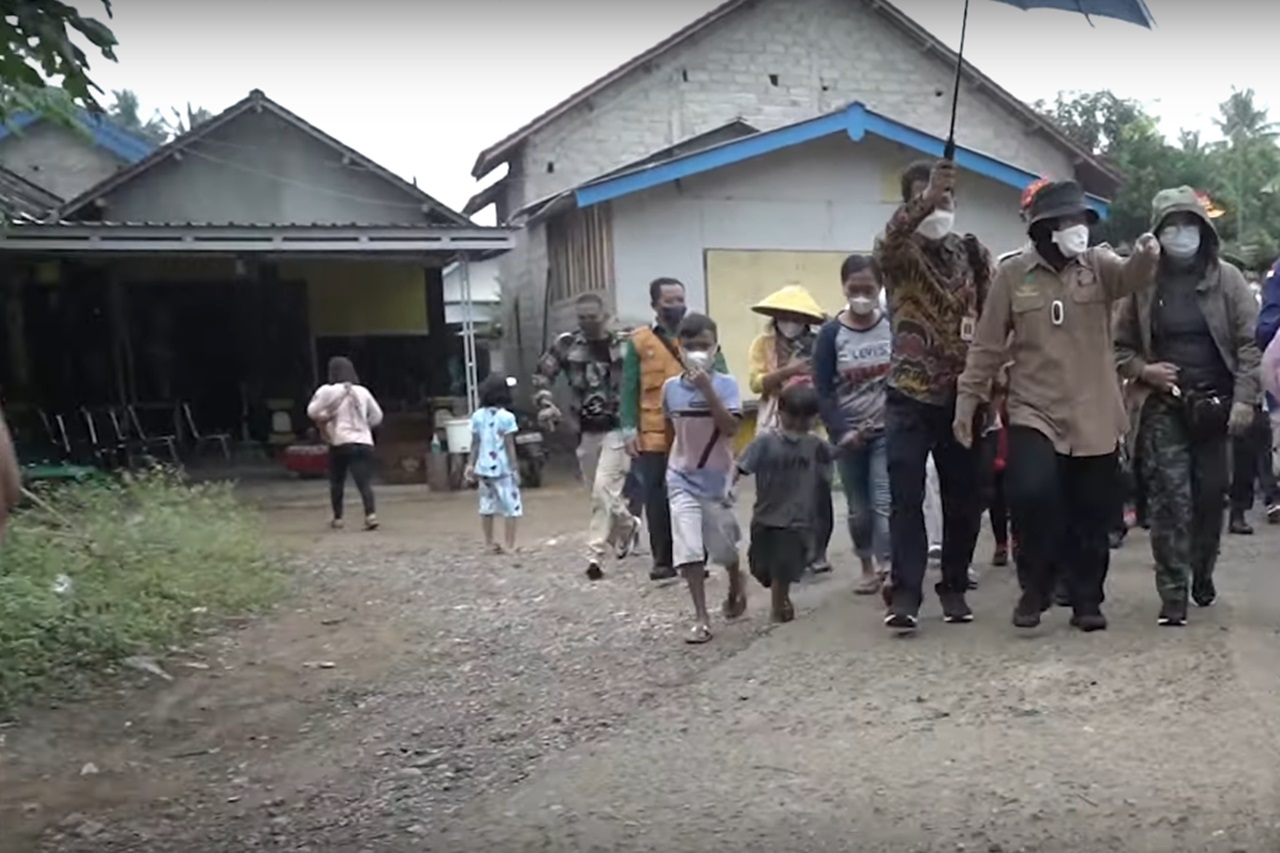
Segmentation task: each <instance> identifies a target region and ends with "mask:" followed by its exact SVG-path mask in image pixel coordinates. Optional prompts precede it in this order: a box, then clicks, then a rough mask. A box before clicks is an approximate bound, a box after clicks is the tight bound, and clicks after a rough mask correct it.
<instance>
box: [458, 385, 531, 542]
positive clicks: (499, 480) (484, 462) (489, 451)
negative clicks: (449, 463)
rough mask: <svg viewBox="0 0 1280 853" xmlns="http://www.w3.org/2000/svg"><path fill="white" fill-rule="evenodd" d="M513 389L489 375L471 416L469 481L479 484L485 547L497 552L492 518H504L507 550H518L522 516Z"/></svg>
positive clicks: (504, 538)
mask: <svg viewBox="0 0 1280 853" xmlns="http://www.w3.org/2000/svg"><path fill="white" fill-rule="evenodd" d="M510 406H511V386H510V385H508V384H507V380H506V377H504V376H498V375H490V376H489V377H488V378H486V379H485V381H484V382H482V383H480V408H479V409H476V411H475V413H474V414H473V415H472V416H471V457H470V459H469V460H468V461H467V471H466V476H467V480H468V482H473V483H478V484H479V492H480V529H481V530H483V531H484V546H485V548H486V549H487V550H489V551H492V552H494V553H501V552H502V551H503V547H502V546H499V545H498V544H497V543H496V542H494V539H493V517H494V516H495V515H500V516H502V518H503V540H504V542H505V546H506V550H507V551H512V550H514V549H515V547H516V523H517V520H518V519H519V518H520V514H521V509H522V507H521V501H520V479H519V474H518V473H517V471H518V469H517V467H516V442H515V438H516V432H518V430H519V427H517V426H516V416H515V415H513V414H512V413H511V410H510V408H509V407H510Z"/></svg>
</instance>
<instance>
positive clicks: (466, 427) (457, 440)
mask: <svg viewBox="0 0 1280 853" xmlns="http://www.w3.org/2000/svg"><path fill="white" fill-rule="evenodd" d="M444 441H445V444H447V445H449V452H450V453H470V452H471V419H470V418H455V419H453V420H450V421H445V424H444Z"/></svg>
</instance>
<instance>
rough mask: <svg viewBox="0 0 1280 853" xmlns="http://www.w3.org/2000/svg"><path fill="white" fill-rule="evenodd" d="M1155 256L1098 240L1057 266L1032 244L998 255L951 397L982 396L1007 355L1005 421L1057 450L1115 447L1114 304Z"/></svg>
mask: <svg viewBox="0 0 1280 853" xmlns="http://www.w3.org/2000/svg"><path fill="white" fill-rule="evenodd" d="M1157 264H1158V258H1157V257H1153V256H1148V255H1145V254H1142V253H1137V252H1135V253H1134V254H1133V255H1132V256H1131V257H1130V258H1128V259H1127V260H1126V259H1122V258H1120V257H1119V256H1118V255H1116V254H1115V253H1114V252H1112V251H1110V250H1109V249H1105V248H1099V247H1094V248H1091V249H1089V250H1087V251H1086V252H1085V253H1084V254H1082V255H1080V256H1079V257H1077V258H1074V259H1072V260H1071V261H1070V262H1069V263H1068V264H1067V265H1066V267H1064V268H1063V270H1062V272H1060V273H1059V272H1057V271H1055V270H1054V269H1053V268H1052V267H1051V266H1049V264H1048V263H1046V262H1045V261H1044V260H1043V259H1042V258H1041V257H1040V255H1039V254H1038V253H1037V252H1036V251H1035V250H1034V249H1031V248H1028V249H1026V250H1024V251H1023V252H1021V253H1019V254H1018V255H1017V256H1015V257H1013V258H1010V259H1008V260H1006V261H1005V262H1004V263H1002V264H1001V265H1000V267H999V269H998V270H997V271H996V276H995V280H994V281H993V282H992V285H991V292H990V293H989V294H988V295H987V302H986V304H985V305H984V306H983V310H982V315H981V316H980V317H979V318H978V324H977V328H976V329H975V332H974V339H973V344H972V346H970V348H969V355H968V359H967V361H966V362H965V369H964V373H963V374H962V375H961V377H960V381H959V383H958V392H959V401H958V403H959V404H960V405H964V406H968V407H970V409H972V408H973V407H975V406H976V405H977V404H978V403H979V402H987V401H988V400H989V398H990V393H991V385H992V379H994V378H995V376H996V373H997V371H999V369H1000V366H1001V365H1002V364H1003V363H1004V362H1005V360H1006V358H1007V359H1008V360H1009V362H1011V366H1010V367H1009V390H1008V412H1009V424H1010V425H1011V426H1025V427H1030V428H1032V429H1035V430H1038V431H1039V432H1040V433H1042V434H1043V435H1045V436H1046V437H1047V438H1048V439H1049V440H1050V441H1052V442H1053V446H1054V449H1055V450H1056V451H1057V452H1058V453H1060V454H1063V455H1067V456H1105V455H1106V454H1108V453H1113V452H1115V450H1116V447H1117V444H1118V442H1119V440H1120V437H1121V436H1122V435H1124V433H1125V432H1126V431H1127V428H1128V418H1127V417H1126V416H1125V410H1124V404H1123V403H1122V401H1121V399H1120V386H1119V383H1118V382H1117V381H1116V367H1115V356H1114V354H1113V349H1112V338H1111V313H1112V306H1113V305H1114V303H1115V301H1116V300H1117V299H1120V298H1122V297H1124V296H1127V295H1128V294H1130V293H1135V292H1137V291H1139V290H1142V289H1144V288H1149V287H1151V286H1152V285H1153V284H1154V283H1155V273H1156V267H1157ZM1011 332H1012V339H1010V333H1011ZM966 398H967V399H966Z"/></svg>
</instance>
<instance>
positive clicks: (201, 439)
mask: <svg viewBox="0 0 1280 853" xmlns="http://www.w3.org/2000/svg"><path fill="white" fill-rule="evenodd" d="M182 420H183V422H185V423H186V425H187V430H188V431H189V432H190V433H191V441H192V444H193V449H194V450H195V453H196V455H197V456H199V455H200V451H201V450H202V449H203V448H205V447H207V446H208V445H210V444H216V445H217V446H218V447H219V448H221V450H222V458H223V459H225V460H227V461H228V462H230V461H231V434H230V433H225V432H216V433H210V434H209V435H205V434H204V433H202V432H200V428H199V427H198V426H196V417H195V415H194V414H193V413H192V411H191V404H190V403H183V404H182Z"/></svg>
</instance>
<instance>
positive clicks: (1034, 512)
mask: <svg viewBox="0 0 1280 853" xmlns="http://www.w3.org/2000/svg"><path fill="white" fill-rule="evenodd" d="M1118 471H1119V469H1118V465H1117V460H1116V454H1115V453H1109V454H1107V455H1105V456H1062V455H1060V454H1059V453H1058V452H1057V451H1056V450H1055V449H1054V447H1053V442H1051V441H1050V440H1049V439H1048V438H1047V437H1046V436H1045V435H1044V434H1043V433H1041V432H1039V431H1038V430H1034V429H1031V428H1030V427H1020V426H1015V427H1010V428H1009V461H1008V467H1007V468H1006V469H1005V487H1006V489H1007V490H1008V498H1009V507H1010V509H1011V510H1012V515H1013V524H1014V527H1015V529H1017V531H1018V583H1019V584H1020V585H1021V587H1022V591H1023V593H1024V594H1026V595H1028V596H1030V597H1031V598H1032V600H1034V601H1035V602H1036V603H1038V604H1039V605H1040V606H1041V607H1047V606H1048V603H1049V602H1050V600H1051V596H1052V593H1053V584H1054V579H1055V564H1057V567H1058V568H1059V570H1061V571H1062V572H1063V573H1065V575H1066V583H1067V588H1068V589H1069V590H1070V592H1071V601H1072V607H1073V608H1074V609H1075V610H1076V612H1077V613H1082V614H1083V613H1096V612H1098V611H1099V608H1100V607H1101V606H1102V602H1103V600H1104V599H1105V595H1104V587H1105V586H1106V580H1107V570H1108V568H1109V567H1110V564H1111V549H1110V547H1109V544H1108V541H1107V534H1108V532H1110V530H1111V527H1112V524H1113V519H1112V517H1113V515H1114V514H1115V510H1114V507H1115V500H1114V498H1115V493H1116V491H1117V489H1118V484H1117V482H1116V481H1117V476H1118Z"/></svg>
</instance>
